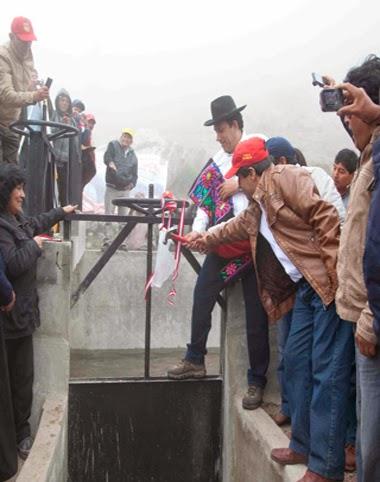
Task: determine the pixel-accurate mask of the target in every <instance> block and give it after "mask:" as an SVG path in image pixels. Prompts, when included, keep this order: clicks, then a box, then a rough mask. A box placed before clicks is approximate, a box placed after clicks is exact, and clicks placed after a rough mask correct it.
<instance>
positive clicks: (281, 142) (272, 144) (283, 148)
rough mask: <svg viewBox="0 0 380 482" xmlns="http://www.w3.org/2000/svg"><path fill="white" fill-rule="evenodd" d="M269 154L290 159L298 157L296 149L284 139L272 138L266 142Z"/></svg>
mask: <svg viewBox="0 0 380 482" xmlns="http://www.w3.org/2000/svg"><path fill="white" fill-rule="evenodd" d="M266 146H267V149H268V151H269V154H270V155H271V156H273V157H281V156H284V157H286V158H288V159H293V158H294V156H295V155H296V151H295V150H294V147H293V146H292V145H291V144H290V142H289V141H288V140H287V139H285V138H284V137H271V138H270V139H268V140H267V142H266Z"/></svg>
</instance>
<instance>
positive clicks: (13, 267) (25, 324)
mask: <svg viewBox="0 0 380 482" xmlns="http://www.w3.org/2000/svg"><path fill="white" fill-rule="evenodd" d="M24 186H25V177H24V175H23V173H22V171H21V170H20V169H19V168H18V167H17V166H15V165H13V164H7V165H1V166H0V250H1V253H2V255H3V257H4V261H5V264H6V270H7V271H6V272H7V275H8V278H9V280H10V282H11V283H12V285H13V288H14V291H15V294H16V302H15V305H14V307H13V309H11V310H10V311H8V312H7V311H0V324H1V326H2V329H3V330H4V338H5V349H6V364H7V370H8V377H9V381H10V390H11V398H12V404H13V415H14V430H15V433H16V442H17V450H18V453H19V456H20V457H21V458H23V459H25V458H26V457H27V456H28V454H29V452H30V449H31V447H32V443H33V441H32V437H31V432H30V424H29V417H30V413H31V407H32V398H33V340H32V335H33V332H34V330H35V329H36V327H37V326H39V324H40V317H39V309H38V295H37V281H36V273H37V260H38V258H39V257H40V256H41V253H42V249H43V242H44V238H43V237H41V236H39V235H40V234H42V233H44V232H46V231H48V230H49V229H50V228H51V227H52V226H53V225H54V224H56V223H57V222H59V221H60V220H62V219H63V218H64V216H65V214H68V213H71V212H74V210H75V206H65V207H64V208H57V209H52V210H51V211H49V212H47V213H44V214H40V215H38V216H35V217H25V216H24V215H23V213H22V204H23V201H24V198H25V194H24Z"/></svg>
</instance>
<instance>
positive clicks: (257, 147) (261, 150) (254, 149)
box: [224, 137, 269, 179]
mask: <svg viewBox="0 0 380 482" xmlns="http://www.w3.org/2000/svg"><path fill="white" fill-rule="evenodd" d="M268 156H269V152H268V151H267V150H266V147H265V141H264V139H261V138H260V137H252V138H251V139H247V140H246V141H243V142H240V143H239V144H238V145H237V146H236V147H235V150H234V154H233V156H232V167H231V169H230V170H229V171H228V172H227V173H226V174H225V175H224V177H225V178H226V179H230V177H233V176H236V174H237V172H238V170H239V169H240V168H241V167H248V166H252V165H253V164H257V163H259V162H261V161H263V160H264V159H266V158H267V157H268Z"/></svg>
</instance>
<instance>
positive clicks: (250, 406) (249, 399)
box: [242, 385, 264, 410]
mask: <svg viewBox="0 0 380 482" xmlns="http://www.w3.org/2000/svg"><path fill="white" fill-rule="evenodd" d="M263 393H264V390H263V389H262V388H261V387H257V386H256V385H248V391H247V393H246V394H245V395H244V397H243V403H242V404H243V408H245V409H246V410H255V409H256V408H259V407H260V405H261V404H262V402H263Z"/></svg>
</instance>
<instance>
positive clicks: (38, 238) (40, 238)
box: [33, 236, 46, 249]
mask: <svg viewBox="0 0 380 482" xmlns="http://www.w3.org/2000/svg"><path fill="white" fill-rule="evenodd" d="M33 239H34V241H35V242H36V243H37V244H38V247H39V248H40V249H42V245H43V243H44V241H46V238H44V237H43V236H34V238H33Z"/></svg>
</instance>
